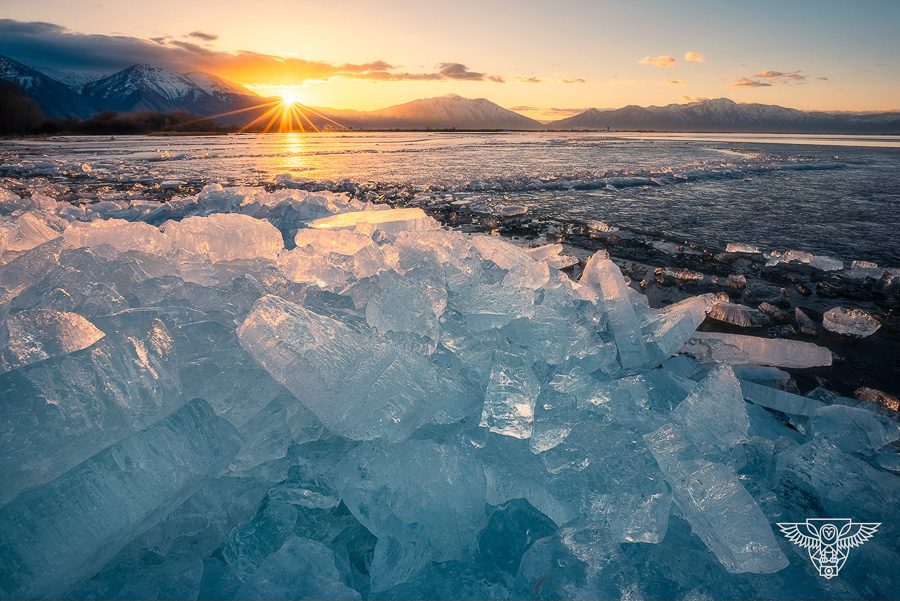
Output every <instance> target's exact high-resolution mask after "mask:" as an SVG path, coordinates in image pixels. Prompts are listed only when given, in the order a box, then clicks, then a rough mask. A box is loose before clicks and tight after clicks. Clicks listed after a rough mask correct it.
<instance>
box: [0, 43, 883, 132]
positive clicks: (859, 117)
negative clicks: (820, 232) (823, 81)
mask: <svg viewBox="0 0 900 601" xmlns="http://www.w3.org/2000/svg"><path fill="white" fill-rule="evenodd" d="M0 80H5V81H7V82H10V83H12V84H14V85H15V86H18V88H20V89H21V90H22V92H24V93H25V94H26V95H27V96H28V97H29V98H31V99H32V100H33V101H34V102H35V103H36V104H37V105H38V107H40V109H41V111H42V112H43V113H44V114H45V115H46V116H48V117H66V116H69V115H74V116H77V117H82V118H83V117H88V116H90V115H92V114H94V113H97V112H100V111H118V112H129V111H138V110H148V111H158V112H163V113H165V112H172V111H185V112H188V113H191V114H195V115H198V116H211V117H213V118H215V119H216V120H217V121H219V122H221V123H223V124H229V125H231V124H237V125H242V124H245V123H248V122H249V121H251V120H253V119H254V118H256V117H258V116H259V115H260V114H262V113H263V112H264V111H265V108H260V107H261V105H265V104H266V103H271V102H272V101H273V99H271V98H268V99H267V98H263V97H261V96H259V95H257V94H254V93H253V92H251V91H250V90H248V89H247V88H245V87H244V86H241V85H239V84H236V83H233V82H230V81H227V80H225V79H222V78H221V77H217V76H215V75H211V74H209V73H202V72H192V73H176V72H174V71H170V70H168V69H164V68H161V67H155V66H152V65H134V66H131V67H128V68H127V69H123V70H122V71H119V72H117V73H113V74H112V75H108V76H106V77H102V78H100V79H96V80H93V81H91V80H90V78H89V77H88V76H85V75H84V74H79V73H57V72H53V73H52V76H51V74H49V73H47V72H41V71H39V70H37V69H34V68H32V67H29V66H27V65H24V64H22V63H20V62H17V61H15V60H12V59H10V58H6V57H3V56H0ZM307 109H308V110H307ZM304 114H305V115H306V117H307V118H308V119H309V121H311V122H312V123H313V124H314V125H315V126H316V127H318V128H320V129H325V128H330V129H335V128H347V129H354V130H387V129H404V130H426V129H458V130H542V129H549V130H607V129H609V130H612V131H698V132H704V131H706V132H760V133H761V132H771V133H778V132H787V133H859V134H866V133H871V134H882V133H894V134H900V113H898V112H884V113H837V112H821V111H800V110H797V109H790V108H784V107H780V106H774V105H767V104H738V103H736V102H733V101H731V100H728V99H726V98H718V99H712V100H702V101H699V102H692V103H689V104H670V105H667V106H649V107H640V106H634V105H632V106H626V107H623V108H620V109H607V110H599V109H588V110H586V111H584V112H582V113H579V114H577V115H574V116H572V117H568V118H566V119H560V120H558V121H552V122H550V123H546V124H542V123H540V122H538V121H535V120H534V119H531V118H529V117H526V116H524V115H521V114H519V113H516V112H514V111H511V110H509V109H505V108H503V107H501V106H498V105H497V104H494V103H493V102H491V101H489V100H487V99H484V98H478V99H468V98H463V97H461V96H458V95H455V94H450V95H447V96H440V97H437V98H424V99H420V100H413V101H412V102H407V103H404V104H399V105H396V106H392V107H388V108H384V109H379V110H375V111H355V110H342V109H332V108H326V107H306V109H304Z"/></svg>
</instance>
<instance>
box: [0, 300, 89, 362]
mask: <svg viewBox="0 0 900 601" xmlns="http://www.w3.org/2000/svg"><path fill="white" fill-rule="evenodd" d="M5 326H6V327H5V328H3V324H0V344H2V346H0V373H3V372H5V371H10V370H13V369H16V368H19V367H22V366H24V365H28V364H30V363H35V362H37V361H43V360H44V359H49V358H50V357H56V356H59V355H65V354H68V353H73V352H75V351H80V350H81V349H83V348H87V347H89V346H91V345H92V344H94V343H95V342H97V341H98V340H100V339H101V338H103V337H104V336H105V334H104V333H103V332H101V331H100V330H99V329H97V327H96V326H95V325H94V324H92V323H91V322H90V321H88V320H87V319H85V318H84V317H82V316H81V315H78V314H77V313H69V312H64V311H51V310H36V311H21V312H19V313H13V314H12V315H10V316H9V317H8V318H7V320H6V324H5ZM4 329H5V331H4Z"/></svg>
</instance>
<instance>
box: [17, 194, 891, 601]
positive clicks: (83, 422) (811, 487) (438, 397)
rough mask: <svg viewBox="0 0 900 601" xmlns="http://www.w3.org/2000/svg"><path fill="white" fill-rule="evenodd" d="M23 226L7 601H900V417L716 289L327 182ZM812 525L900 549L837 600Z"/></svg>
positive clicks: (859, 554) (815, 351)
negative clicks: (824, 378) (323, 186)
mask: <svg viewBox="0 0 900 601" xmlns="http://www.w3.org/2000/svg"><path fill="white" fill-rule="evenodd" d="M2 213H3V214H4V216H3V217H2V226H0V227H2V229H0V232H2V236H3V240H4V253H3V262H2V265H0V372H2V373H0V413H2V416H3V419H2V420H0V481H2V482H3V486H2V487H0V597H2V598H16V599H20V598H36V597H68V598H142V599H148V598H154V599H157V598H158V599H172V598H179V599H182V598H183V599H197V598H199V599H231V598H235V599H300V598H311V599H353V598H381V599H389V598H417V599H424V598H428V599H438V598H448V599H463V598H475V599H493V598H498V599H499V598H517V599H519V598H541V599H551V598H552V599H561V598H567V599H568V598H602V599H609V598H623V597H628V598H651V599H654V598H665V599H674V598H698V597H702V598H731V599H739V598H748V599H749V598H790V599H796V598H813V597H834V596H837V595H840V596H842V597H855V598H858V597H887V596H889V595H892V594H894V593H895V592H896V591H897V590H900V581H898V580H900V569H898V568H900V556H898V551H897V547H896V541H897V536H898V531H897V527H898V525H900V519H898V518H900V510H898V507H900V504H898V501H900V476H898V475H897V474H896V473H894V472H896V470H897V465H898V461H897V453H896V447H895V446H892V445H893V444H894V443H895V441H896V440H897V439H898V435H900V431H898V427H897V423H896V422H895V421H892V420H891V419H889V418H887V417H885V416H883V415H881V414H879V413H877V412H875V411H873V410H869V409H867V408H865V407H862V406H856V405H857V403H856V402H855V401H851V400H849V399H845V398H842V397H837V396H836V395H833V394H828V393H827V392H826V391H817V394H815V395H811V396H801V395H799V394H796V393H795V392H796V391H793V392H792V391H791V378H790V375H789V374H788V373H787V372H785V371H783V370H782V369H780V368H781V367H790V368H806V367H814V366H819V365H827V364H829V363H830V362H831V353H830V352H829V351H828V350H827V349H824V348H822V347H818V346H815V345H812V344H808V343H802V342H791V341H781V340H767V339H762V338H754V337H750V336H737V335H724V334H696V333H695V330H696V329H697V327H698V326H699V324H700V323H701V322H702V321H703V320H704V318H705V316H706V312H707V309H708V308H709V306H710V304H711V303H712V302H713V300H714V299H713V298H712V297H710V296H700V297H694V298H689V299H687V300H684V301H682V302H679V303H677V304H674V305H671V306H669V307H666V308H664V309H652V308H650V307H649V306H648V302H647V299H646V297H644V296H642V295H641V294H639V293H638V292H636V291H635V290H633V289H632V288H631V287H630V286H629V285H628V283H627V282H626V280H625V279H624V278H623V276H622V273H621V272H620V270H619V269H618V267H617V266H616V265H615V263H613V261H611V260H610V259H609V258H608V256H607V255H606V254H605V253H603V252H598V253H597V254H595V255H594V256H593V257H591V258H590V260H589V261H588V262H587V264H586V266H585V268H584V270H583V274H582V275H581V277H580V279H579V280H577V281H574V280H572V279H571V278H570V277H569V276H568V275H566V274H565V273H563V272H561V271H560V268H561V267H565V266H567V265H571V264H572V262H573V260H572V259H571V258H569V257H566V256H565V255H563V254H562V250H563V249H562V246H560V245H548V246H543V247H539V248H535V249H525V248H522V247H519V246H515V245H513V244H511V243H509V242H506V241H504V240H502V239H499V238H497V237H490V236H475V235H467V234H463V233H459V232H454V231H448V230H446V229H442V228H441V227H440V226H439V225H438V223H437V222H435V221H434V220H433V219H431V218H429V217H427V216H426V215H425V214H424V213H423V212H422V211H421V210H419V209H402V210H377V207H374V206H368V205H365V206H364V205H361V204H359V203H355V202H353V201H350V200H348V199H347V198H345V197H343V196H340V195H334V194H329V193H317V194H311V193H306V192H302V191H299V190H289V191H279V192H272V193H270V192H266V191H264V190H261V189H246V188H235V189H226V188H222V187H220V186H211V187H207V188H206V189H205V190H204V191H203V192H202V193H201V194H199V195H198V196H196V197H190V198H182V199H177V200H176V201H173V202H172V203H171V204H166V205H159V206H148V205H147V204H146V203H143V204H140V205H138V206H131V205H130V204H124V205H115V206H106V207H102V208H100V207H94V208H90V206H87V207H73V206H69V205H64V204H62V203H55V202H53V203H44V204H43V205H42V206H41V207H38V206H36V205H35V203H33V202H31V201H26V200H22V201H21V202H20V203H17V200H16V199H14V198H11V197H10V196H9V195H7V196H6V197H5V199H4V203H3V211H2ZM682 349H684V350H685V353H681V351H682ZM826 401H827V402H826ZM807 517H853V518H855V519H857V520H863V521H868V522H882V523H883V527H882V530H881V531H880V532H879V534H878V536H876V537H875V538H874V539H873V540H872V541H870V542H868V543H867V544H866V545H864V546H863V547H861V548H858V549H854V550H853V553H852V554H851V558H850V560H849V561H848V563H847V565H846V566H845V567H844V571H842V572H841V578H840V579H834V580H824V579H821V578H819V577H818V576H817V575H816V573H815V572H814V569H813V568H812V566H811V564H810V562H809V560H808V558H806V556H805V553H806V552H805V551H804V550H801V549H798V548H793V547H791V545H790V543H789V542H788V541H786V540H785V539H783V538H782V537H780V536H776V534H775V533H774V531H773V525H774V522H776V521H802V520H804V519H806V518H807Z"/></svg>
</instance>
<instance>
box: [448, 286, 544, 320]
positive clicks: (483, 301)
mask: <svg viewBox="0 0 900 601" xmlns="http://www.w3.org/2000/svg"><path fill="white" fill-rule="evenodd" d="M448 305H449V306H451V307H453V308H454V309H456V310H457V311H459V312H460V313H461V314H462V315H464V316H465V319H466V326H467V327H468V328H469V329H470V330H472V331H476V332H481V331H486V330H490V329H493V328H501V327H503V326H505V325H506V324H508V323H510V322H511V321H513V320H514V319H517V318H519V317H531V316H532V315H533V314H534V291H533V290H528V289H523V288H516V287H513V286H505V285H503V284H502V283H497V284H484V283H480V282H477V281H476V282H469V281H466V282H463V283H462V284H461V285H459V286H458V287H456V288H451V290H450V297H449V299H448Z"/></svg>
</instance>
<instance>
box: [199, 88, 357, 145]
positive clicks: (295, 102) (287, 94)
mask: <svg viewBox="0 0 900 601" xmlns="http://www.w3.org/2000/svg"><path fill="white" fill-rule="evenodd" d="M244 85H245V86H246V87H247V88H248V89H250V90H253V91H254V92H256V93H257V94H259V95H260V97H261V98H260V102H259V104H255V105H253V106H249V107H245V108H242V109H238V110H236V111H230V112H228V113H222V114H220V115H215V117H223V116H225V115H234V114H238V113H249V112H255V113H257V115H256V116H255V117H253V118H252V119H250V120H249V121H248V122H247V123H245V124H244V126H243V127H241V129H240V131H261V132H263V133H268V132H279V133H295V132H319V131H322V128H323V127H324V128H326V129H328V130H344V129H347V128H346V127H345V126H343V125H341V124H340V123H338V122H337V121H334V120H333V119H331V118H329V117H327V116H326V115H323V114H322V113H320V112H319V111H317V110H316V109H314V108H312V107H309V106H307V105H306V104H305V103H304V102H303V98H302V96H301V92H302V90H301V88H302V87H303V86H300V85H291V86H288V85H263V84H244Z"/></svg>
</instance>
